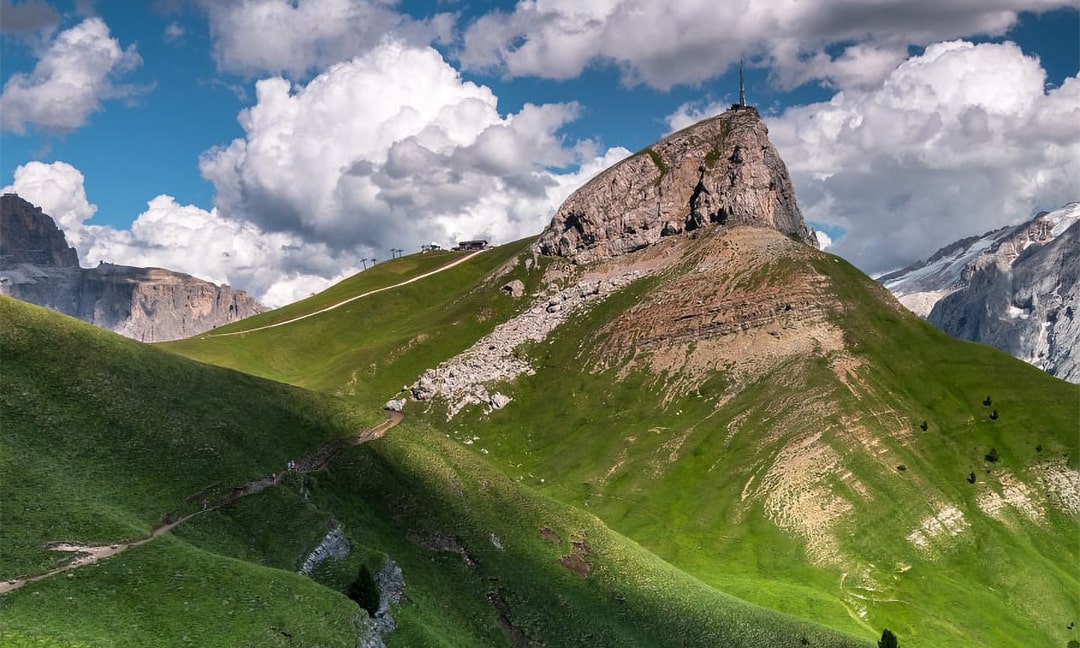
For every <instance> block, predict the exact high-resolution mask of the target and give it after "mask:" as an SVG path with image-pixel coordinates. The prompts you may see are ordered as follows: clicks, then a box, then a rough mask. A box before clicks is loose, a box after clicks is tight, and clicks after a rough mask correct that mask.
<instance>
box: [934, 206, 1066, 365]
mask: <svg viewBox="0 0 1080 648" xmlns="http://www.w3.org/2000/svg"><path fill="white" fill-rule="evenodd" d="M962 279H963V281H964V287H963V288H961V289H960V290H957V291H956V292H954V293H952V294H950V295H949V296H947V297H945V298H943V299H942V300H941V301H939V302H938V303H937V304H935V305H934V308H933V310H931V311H930V315H929V317H927V320H928V321H929V322H930V323H931V324H933V325H935V326H937V327H938V328H940V329H941V330H943V331H945V332H946V333H949V334H950V335H953V336H955V337H959V338H962V339H965V340H974V341H977V342H984V343H986V344H989V345H991V346H994V347H997V348H999V349H1001V350H1003V351H1006V352H1008V353H1010V354H1012V355H1014V356H1016V357H1018V358H1020V359H1021V360H1025V361H1027V362H1030V363H1031V364H1034V365H1035V366H1037V367H1040V368H1042V369H1045V370H1046V371H1047V372H1048V373H1050V374H1052V375H1054V376H1057V377H1059V378H1062V379H1064V380H1068V381H1070V382H1080V354H1077V353H1075V352H1076V350H1077V348H1078V347H1080V313H1077V312H1076V311H1077V309H1078V308H1080V222H1077V223H1075V224H1073V225H1072V226H1071V227H1069V228H1068V229H1067V230H1066V231H1065V232H1064V233H1062V234H1061V235H1060V236H1057V237H1056V238H1053V239H1052V240H1050V241H1049V242H1048V243H1046V244H1044V245H1038V244H1036V245H1031V246H1030V247H1028V248H1027V249H1025V250H1023V251H1022V252H1020V253H1019V254H1018V255H1017V256H1016V257H1015V259H1014V260H1012V261H1011V263H1010V262H1008V260H1007V259H1006V258H1003V257H1002V255H997V254H994V255H985V256H983V257H980V258H978V259H977V260H976V261H975V262H974V263H971V264H969V266H968V267H967V268H965V270H964V276H963V277H962Z"/></svg>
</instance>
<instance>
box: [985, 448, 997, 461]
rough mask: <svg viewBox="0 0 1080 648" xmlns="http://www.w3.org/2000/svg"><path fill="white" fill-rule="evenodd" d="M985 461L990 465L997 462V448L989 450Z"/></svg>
mask: <svg viewBox="0 0 1080 648" xmlns="http://www.w3.org/2000/svg"><path fill="white" fill-rule="evenodd" d="M986 460H987V461H989V462H990V463H994V462H996V461H997V460H998V453H997V448H990V452H987V453H986Z"/></svg>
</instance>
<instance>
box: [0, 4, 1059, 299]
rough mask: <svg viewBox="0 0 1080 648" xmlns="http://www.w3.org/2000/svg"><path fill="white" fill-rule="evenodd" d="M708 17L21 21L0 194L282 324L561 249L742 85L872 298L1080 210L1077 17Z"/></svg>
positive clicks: (574, 14)
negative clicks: (301, 301) (964, 248)
mask: <svg viewBox="0 0 1080 648" xmlns="http://www.w3.org/2000/svg"><path fill="white" fill-rule="evenodd" d="M661 4H662V5H663V6H662V7H661ZM710 4H712V3H706V4H705V5H703V4H702V3H699V2H693V1H690V0H686V1H682V2H680V1H674V0H673V1H672V2H668V3H655V2H649V1H646V0H596V1H595V2H592V3H587V4H584V5H583V3H580V2H571V1H569V0H548V2H529V1H523V2H519V3H514V2H483V3H470V2H464V1H460V2H453V1H447V0H435V1H420V0H410V1H407V2H400V3H397V4H393V3H386V2H375V1H374V0H243V1H241V0H237V1H236V2H229V3H221V2H212V1H211V0H186V1H185V0H171V1H168V0H162V1H159V2H144V1H137V0H113V1H106V0H98V1H97V2H92V1H89V0H79V1H74V0H73V1H67V2H44V1H43V0H29V1H26V0H24V1H22V2H13V1H12V0H2V3H0V22H2V23H3V33H2V40H0V56H2V66H0V73H2V77H3V78H2V81H3V95H2V97H0V125H2V131H0V186H7V187H8V189H9V190H12V189H13V190H15V191H18V192H19V193H20V194H22V195H24V196H26V197H27V198H28V199H30V200H32V201H33V202H36V203H38V204H40V205H41V206H42V207H44V208H45V209H46V211H48V212H49V213H51V214H52V215H53V216H54V217H56V218H57V220H58V222H60V223H61V225H62V226H63V227H64V229H65V231H66V232H67V234H68V237H69V240H71V241H72V242H74V243H75V244H76V247H78V248H79V252H80V256H81V258H82V259H83V263H84V264H87V265H89V264H93V263H96V262H97V261H101V260H107V261H112V262H117V263H129V264H132V265H159V266H164V267H171V268H175V269H179V270H182V271H185V272H190V273H192V274H195V275H198V276H203V277H205V278H208V279H211V280H215V281H226V282H229V283H231V284H232V285H234V286H237V287H240V288H246V289H249V290H251V291H252V292H253V293H255V294H256V296H258V297H260V298H261V299H263V300H264V301H266V302H268V303H271V304H280V303H285V302H287V301H289V300H291V299H295V298H297V297H299V296H303V295H306V294H308V293H309V292H311V291H313V290H317V289H320V288H322V287H325V286H326V285H327V284H328V283H329V282H332V281H335V280H337V279H340V278H342V277H344V276H348V274H351V273H352V272H355V271H356V270H358V269H359V268H360V267H362V263H361V261H360V260H361V259H364V258H370V257H372V256H375V257H380V258H385V256H386V250H387V249H389V248H391V247H401V248H406V249H413V248H415V247H417V246H418V245H419V244H420V243H422V242H426V241H428V240H438V241H443V242H451V241H453V240H455V239H457V238H473V237H481V236H483V237H489V238H492V239H494V240H496V241H506V240H511V239H513V238H518V237H521V236H526V235H531V234H535V233H537V232H538V231H539V230H540V229H541V228H542V227H543V225H545V224H546V223H547V221H548V220H549V219H550V216H551V214H552V212H553V211H554V209H555V208H557V206H558V204H559V202H561V200H562V199H563V198H565V196H566V195H567V194H568V193H569V192H570V191H572V190H573V188H575V187H576V186H578V184H580V182H582V181H583V180H584V179H586V178H587V177H588V176H589V175H590V174H592V173H595V172H596V171H598V170H600V169H601V168H603V167H604V166H605V165H606V164H610V163H612V162H614V161H616V160H617V159H619V158H620V157H622V156H625V155H626V154H627V153H628V152H630V151H635V150H638V149H640V148H642V147H643V146H645V145H647V144H649V143H650V142H652V141H654V140H656V139H658V138H659V137H661V136H663V135H664V134H665V133H667V132H670V131H671V130H673V129H675V128H678V127H681V126H683V125H686V124H688V123H691V122H692V121H693V120H695V119H698V118H702V117H705V116H708V115H711V114H715V113H716V112H717V111H720V110H722V109H723V108H724V107H725V106H726V105H727V104H729V103H731V101H732V100H733V99H734V97H735V94H736V80H735V76H736V69H737V62H738V60H739V59H740V58H742V59H745V60H746V62H747V85H748V94H749V98H750V100H751V102H752V103H755V104H757V105H758V107H759V108H760V109H761V111H762V113H763V115H764V116H765V118H766V122H767V123H768V124H769V126H770V129H771V133H772V138H773V142H774V144H776V145H777V147H778V149H779V150H780V153H781V155H782V156H783V157H784V159H785V161H786V162H787V164H788V166H789V168H790V170H791V172H792V176H793V179H794V181H795V184H796V191H797V194H798V197H799V200H800V204H801V205H802V207H803V210H804V213H805V214H806V216H807V218H808V219H809V220H811V221H812V222H813V223H814V224H815V225H816V226H817V227H818V228H819V229H821V230H823V231H824V232H826V233H828V234H829V235H830V236H831V238H832V239H833V247H832V248H831V249H832V250H833V251H836V252H837V253H839V254H842V255H844V256H846V257H848V258H849V259H851V260H852V261H853V262H855V263H856V264H857V265H859V266H860V267H862V268H863V269H864V270H867V271H869V272H878V271H882V270H886V269H888V268H891V267H896V266H897V265H901V264H903V263H907V262H910V261H912V260H914V259H916V258H919V257H925V256H926V255H927V254H929V253H931V252H933V251H934V249H936V248H937V247H938V246H940V245H941V244H943V243H946V242H948V241H951V240H953V239H955V238H959V237H961V236H966V235H970V234H975V233H981V232H982V231H985V230H988V229H991V228H992V227H997V226H1000V225H1003V224H1006V223H1012V222H1018V221H1019V220H1022V219H1024V218H1026V217H1027V216H1028V215H1030V214H1031V213H1032V212H1033V211H1037V210H1040V209H1053V208H1055V207H1058V206H1060V205H1061V204H1063V203H1064V202H1066V201H1070V200H1077V199H1080V186H1078V180H1077V179H1078V178H1080V166H1078V165H1080V162H1078V161H1077V160H1078V158H1080V132H1078V131H1080V126H1078V124H1080V113H1078V112H1077V109H1076V106H1077V105H1080V101H1078V100H1077V99H1078V97H1080V81H1078V80H1077V74H1078V69H1080V18H1078V16H1080V11H1078V10H1077V6H1078V3H1077V2H1076V1H1075V0H1072V1H1070V2H1059V1H1055V0H1017V1H1013V2H1010V1H1009V0H993V1H988V0H952V1H951V2H946V3H942V2H929V1H927V0H907V1H904V2H900V1H899V0H896V1H892V0H878V1H876V2H854V1H853V0H804V1H802V2H795V1H794V0H790V1H787V2H784V1H777V2H769V3H765V2H746V3H731V4H730V5H729V6H728V8H726V9H725V8H722V7H720V8H717V7H712V6H708V7H707V8H705V7H706V6H707V5H710ZM715 4H716V5H718V7H719V5H722V4H724V3H715ZM740 4H745V6H742V7H741V10H738V9H736V8H735V7H736V6H738V5H740ZM583 7H584V8H583Z"/></svg>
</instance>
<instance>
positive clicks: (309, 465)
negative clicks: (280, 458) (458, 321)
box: [0, 412, 404, 594]
mask: <svg viewBox="0 0 1080 648" xmlns="http://www.w3.org/2000/svg"><path fill="white" fill-rule="evenodd" d="M403 418H404V415H403V414H402V413H401V412H387V413H386V420H385V421H383V422H382V423H379V424H378V425H375V426H372V427H370V428H367V429H366V430H361V431H360V432H359V433H357V434H356V435H355V436H353V437H349V438H346V439H334V440H332V441H326V442H325V443H323V444H322V445H320V446H319V447H318V449H317V450H315V452H313V453H311V454H310V455H307V456H305V457H301V458H300V459H297V460H296V467H295V468H294V469H293V471H292V472H295V473H300V474H307V473H313V472H318V471H320V470H322V469H323V468H325V467H326V465H327V464H328V463H330V460H331V459H333V458H334V455H336V454H337V453H338V452H340V451H341V450H343V449H345V448H347V447H349V446H354V445H360V444H362V443H367V442H368V441H374V440H375V439H379V438H381V437H382V436H383V435H384V434H386V432H387V430H389V429H390V428H392V427H394V426H395V425H397V424H398V423H401V420H402V419H403ZM274 475H276V477H274V476H267V477H259V478H258V479H253V480H251V481H249V482H247V483H246V484H244V485H243V486H237V487H234V488H233V489H232V490H231V491H230V492H229V493H227V494H226V495H224V496H223V497H221V498H219V499H218V500H217V501H216V502H213V503H208V504H207V506H206V508H205V509H202V510H198V511H195V512H193V513H188V514H187V515H184V516H182V517H179V518H176V519H172V514H171V513H166V514H165V521H164V522H163V523H162V524H160V525H158V526H157V527H155V528H154V530H153V531H151V532H150V535H148V536H146V537H145V538H139V539H137V540H128V541H125V542H113V543H109V544H101V545H88V544H82V543H78V542H52V543H49V544H47V545H45V548H46V549H48V550H49V551H71V552H74V553H75V556H73V557H72V559H71V560H69V561H68V562H66V563H64V564H63V565H60V566H59V567H56V568H54V569H51V570H49V571H47V572H44V573H41V574H37V575H36V576H19V577H18V578H12V579H9V580H5V581H3V582H0V594H6V593H8V592H11V591H14V590H17V589H19V588H20V587H22V586H23V585H26V584H28V583H35V582H37V581H40V580H44V579H46V578H48V577H50V576H55V575H56V574H59V573H61V572H66V571H69V570H72V569H75V568H76V567H84V566H86V565H92V564H94V563H96V562H97V561H99V560H103V559H105V558H110V557H112V556H115V555H116V554H118V553H122V552H124V551H126V550H128V549H130V548H131V547H138V546H139V545H144V544H146V543H148V542H150V541H151V540H154V539H155V538H158V537H160V536H162V535H164V534H166V533H168V532H169V531H172V530H173V529H174V528H176V527H177V526H179V525H181V524H183V523H184V522H186V521H188V520H190V519H191V518H193V517H195V516H196V515H199V514H200V513H206V512H207V511H213V510H215V509H218V508H221V507H223V506H227V505H228V504H231V503H233V502H235V501H236V500H238V499H240V498H241V497H247V496H248V495H254V494H255V493H258V492H260V491H262V490H264V489H266V488H267V487H269V486H273V485H274V484H276V483H278V482H279V481H280V480H281V478H282V477H283V476H284V474H281V473H274ZM194 497H197V494H196V495H194V496H192V497H191V498H188V499H189V500H191V499H192V498H194Z"/></svg>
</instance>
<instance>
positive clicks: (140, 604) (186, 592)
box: [0, 297, 378, 646]
mask: <svg viewBox="0 0 1080 648" xmlns="http://www.w3.org/2000/svg"><path fill="white" fill-rule="evenodd" d="M0 358H2V362H3V371H0V416H2V420H3V437H2V439H0V474H2V478H3V497H2V498H0V515H2V519H3V527H2V530H0V554H2V555H3V561H2V564H0V573H2V577H3V578H4V579H5V580H6V579H10V578H13V577H15V576H18V575H22V574H31V575H32V574H37V573H42V572H44V571H47V570H48V569H50V568H51V567H53V566H56V565H58V564H60V563H62V562H63V561H65V560H67V559H69V558H70V557H71V555H70V554H65V553H63V552H53V551H48V550H46V546H47V545H48V544H50V543H53V542H56V541H65V542H78V543H87V544H94V543H115V542H120V541H124V540H128V539H134V538H141V537H145V536H147V535H149V533H150V530H151V528H153V527H155V526H157V525H158V524H160V523H162V522H163V521H165V520H166V519H168V518H169V517H172V518H175V517H178V516H180V515H184V514H187V513H191V512H195V511H198V510H199V507H200V500H201V498H203V497H210V498H214V499H217V498H219V497H220V496H221V495H222V494H224V493H228V492H229V491H230V490H231V489H232V488H233V487H234V486H237V485H242V484H244V483H245V482H247V481H248V480H250V479H253V478H255V477H259V476H262V475H267V474H269V473H270V472H272V471H275V470H281V467H282V466H284V465H285V462H286V461H287V460H288V459H289V458H291V457H298V456H300V455H302V454H304V453H307V452H311V451H312V450H314V449H315V448H317V447H318V446H319V445H320V444H321V443H322V442H324V441H327V440H329V439H335V438H340V437H344V436H347V435H352V434H354V433H355V432H356V431H357V430H358V429H361V428H363V427H366V426H367V425H369V424H370V423H372V422H374V421H376V420H378V418H377V416H378V415H377V414H376V413H374V412H372V413H367V414H365V413H362V412H360V411H358V410H354V409H353V408H350V407H347V406H346V405H345V404H343V403H342V402H340V401H339V400H338V399H335V398H333V397H330V396H326V395H323V394H317V393H312V392H306V391H303V390H299V389H296V388H293V387H288V386H285V385H281V384H275V383H270V382H268V381H265V380H261V379H257V378H254V377H251V376H247V375H244V374H240V373H237V372H233V371H227V370H222V369H218V368H215V367H209V366H206V365H202V364H199V363H195V362H191V361H189V360H186V359H183V358H179V357H176V356H172V355H169V354H166V353H163V352H161V351H157V350H155V349H152V348H149V347H146V346H144V345H142V344H139V343H136V342H133V341H131V340H127V339H125V338H122V337H120V336H118V335H116V334H113V333H109V332H107V331H103V330H101V329H98V328H95V327H93V326H91V325H89V324H85V323H82V322H79V321H77V320H74V319H72V318H69V317H66V316H62V315H59V314H57V313H54V312H52V311H49V310H46V309H44V308H40V307H37V306H32V305H29V304H24V303H21V302H18V301H16V300H13V299H11V298H8V297H0ZM274 591H279V592H282V593H284V597H282V598H278V597H271V596H266V592H274ZM253 597H254V598H253ZM256 598H257V599H258V600H259V601H260V602H259V603H258V604H257V605H256V607H257V608H261V610H262V614H263V615H264V616H263V617H262V622H265V621H267V620H268V619H272V620H273V622H274V623H277V624H279V625H280V627H282V628H283V629H285V630H286V631H287V632H289V633H291V634H293V635H294V636H295V637H296V638H297V639H298V640H301V641H307V642H310V643H312V644H322V645H341V646H346V645H355V637H356V635H357V623H358V617H359V616H362V615H358V614H357V611H356V607H355V606H354V605H352V604H351V602H349V601H348V600H347V599H346V598H345V597H342V596H340V595H338V594H336V593H334V592H332V591H330V590H326V589H325V588H319V587H315V586H314V585H313V584H312V583H310V582H308V581H306V580H305V579H303V578H300V577H298V576H296V575H293V574H289V573H285V572H280V571H277V570H269V569H265V568H262V567H259V566H257V565H255V564H250V563H243V564H239V563H236V562H235V561H229V560H225V559H223V558H222V557H221V556H217V555H214V554H212V553H207V552H205V551H201V550H198V549H197V548H194V547H191V546H187V545H184V544H182V543H175V542H172V541H170V540H168V538H167V537H164V538H160V539H158V540H155V541H153V542H151V543H149V544H147V545H144V546H141V547H136V548H133V549H130V550H128V552H125V553H124V554H122V555H120V556H117V557H114V558H111V559H109V560H106V561H104V562H102V563H99V564H95V565H93V566H88V567H83V568H80V569H76V570H74V571H71V572H67V573H66V574H61V575H58V576H54V577H51V578H49V579H46V580H45V581H42V582H40V583H33V584H30V585H26V586H24V587H23V588H22V589H19V590H16V591H14V592H11V593H8V594H5V595H2V596H0V607H2V608H3V617H4V622H3V630H2V632H0V634H2V635H3V643H4V645H13V646H19V645H24V644H25V645H41V644H40V643H35V642H38V641H43V642H48V641H54V642H56V643H58V644H60V645H94V646H101V645H115V646H147V645H183V642H182V641H181V638H182V637H185V636H187V637H188V638H189V640H190V642H191V643H192V644H193V645H205V646H211V645H222V646H226V645H237V642H239V643H257V644H259V645H292V644H289V643H288V642H286V641H285V638H284V637H283V636H281V635H276V634H275V633H274V632H271V631H269V630H268V629H267V628H268V626H267V624H266V623H262V622H260V623H261V627H255V626H256V625H260V624H255V625H253V624H252V622H250V621H248V620H247V619H246V618H245V617H244V614H246V613H251V605H252V602H253V601H254V600H255V599H256ZM230 601H231V602H233V603H234V604H236V605H237V607H236V608H228V607H227V606H228V605H230V603H229V602H230ZM238 601H244V603H243V604H240V603H237V602H238ZM223 605H224V606H226V607H223ZM230 637H232V641H230V639H229V638H230ZM45 645H52V644H49V643H46V644H45Z"/></svg>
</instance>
